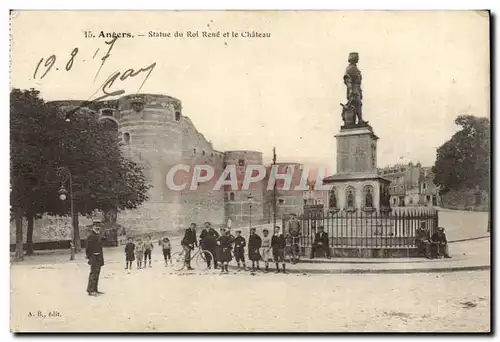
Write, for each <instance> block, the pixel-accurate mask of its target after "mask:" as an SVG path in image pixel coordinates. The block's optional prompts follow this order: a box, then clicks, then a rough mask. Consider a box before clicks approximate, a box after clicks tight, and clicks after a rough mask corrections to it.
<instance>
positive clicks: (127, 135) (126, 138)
mask: <svg viewBox="0 0 500 342" xmlns="http://www.w3.org/2000/svg"><path fill="white" fill-rule="evenodd" d="M123 142H124V143H125V144H127V145H128V144H130V133H128V132H125V133H123Z"/></svg>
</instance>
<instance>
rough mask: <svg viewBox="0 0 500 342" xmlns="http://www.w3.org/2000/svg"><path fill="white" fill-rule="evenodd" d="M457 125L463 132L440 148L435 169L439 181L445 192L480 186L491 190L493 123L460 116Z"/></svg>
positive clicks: (436, 179) (473, 117)
mask: <svg viewBox="0 0 500 342" xmlns="http://www.w3.org/2000/svg"><path fill="white" fill-rule="evenodd" d="M455 123H456V124H457V125H459V126H461V127H462V129H461V130H460V131H458V132H457V133H455V134H454V135H453V136H452V137H451V139H450V140H448V141H447V142H445V143H444V144H443V145H442V146H441V147H439V148H438V150H437V158H436V163H435V165H434V167H433V170H432V171H433V172H434V174H435V182H436V184H438V185H440V186H441V189H442V190H441V191H442V192H444V193H445V192H448V191H450V190H459V189H473V188H476V187H479V188H480V189H483V190H488V189H489V182H490V121H489V119H487V118H478V117H475V116H473V115H460V116H458V117H457V119H455Z"/></svg>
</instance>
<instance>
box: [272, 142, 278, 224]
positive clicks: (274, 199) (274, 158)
mask: <svg viewBox="0 0 500 342" xmlns="http://www.w3.org/2000/svg"><path fill="white" fill-rule="evenodd" d="M275 167H276V147H273V167H272V168H271V170H273V169H274V168H275ZM276 173H277V171H276ZM271 177H272V175H271ZM274 177H275V178H274V186H273V227H276V176H274ZM273 229H274V228H273Z"/></svg>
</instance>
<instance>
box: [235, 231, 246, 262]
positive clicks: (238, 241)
mask: <svg viewBox="0 0 500 342" xmlns="http://www.w3.org/2000/svg"><path fill="white" fill-rule="evenodd" d="M233 243H234V258H235V259H236V263H237V264H238V271H239V270H240V262H242V263H243V269H244V270H246V268H247V265H246V263H245V246H246V245H247V242H246V241H245V238H244V237H243V236H241V229H238V230H237V231H236V237H235V238H234V241H233Z"/></svg>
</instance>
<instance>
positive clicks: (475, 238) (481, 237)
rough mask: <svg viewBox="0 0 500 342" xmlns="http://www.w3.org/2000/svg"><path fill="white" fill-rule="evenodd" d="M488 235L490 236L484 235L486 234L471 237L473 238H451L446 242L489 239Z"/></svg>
mask: <svg viewBox="0 0 500 342" xmlns="http://www.w3.org/2000/svg"><path fill="white" fill-rule="evenodd" d="M490 237H491V236H490V235H486V236H479V237H473V238H467V239H460V240H451V241H448V243H455V242H464V241H473V240H479V239H489V238H490Z"/></svg>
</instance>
